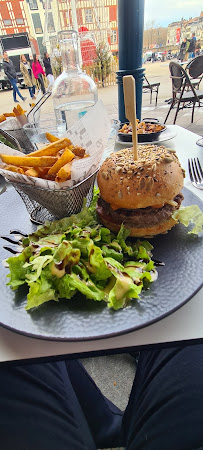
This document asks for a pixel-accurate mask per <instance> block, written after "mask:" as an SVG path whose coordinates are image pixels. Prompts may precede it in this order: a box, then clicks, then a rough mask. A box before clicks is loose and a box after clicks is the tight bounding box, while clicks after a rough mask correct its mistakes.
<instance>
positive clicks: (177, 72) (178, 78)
mask: <svg viewBox="0 0 203 450" xmlns="http://www.w3.org/2000/svg"><path fill="white" fill-rule="evenodd" d="M169 70H170V74H171V80H172V95H173V97H172V102H171V105H170V108H169V111H168V113H167V116H166V118H165V121H164V123H166V121H167V119H168V116H169V114H170V112H171V110H172V108H173V107H174V106H175V105H176V104H177V108H176V113H175V117H174V121H173V123H174V124H175V123H176V119H177V115H178V111H179V110H180V109H183V108H184V107H188V106H191V105H192V117H191V122H192V123H193V118H194V109H195V104H196V103H198V104H199V106H201V102H200V100H201V99H202V98H203V91H196V90H195V88H194V86H193V85H192V83H191V81H190V78H189V76H188V74H187V72H186V71H185V69H183V67H182V66H181V65H180V64H178V63H176V62H174V61H171V62H170V64H169ZM187 89H188V91H187Z"/></svg>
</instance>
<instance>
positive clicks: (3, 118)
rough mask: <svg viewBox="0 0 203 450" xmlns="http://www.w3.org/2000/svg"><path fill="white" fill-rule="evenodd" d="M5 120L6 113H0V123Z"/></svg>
mask: <svg viewBox="0 0 203 450" xmlns="http://www.w3.org/2000/svg"><path fill="white" fill-rule="evenodd" d="M4 120H6V117H5V116H4V114H0V123H1V122H4Z"/></svg>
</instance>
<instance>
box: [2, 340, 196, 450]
mask: <svg viewBox="0 0 203 450" xmlns="http://www.w3.org/2000/svg"><path fill="white" fill-rule="evenodd" d="M123 382H124V383H125V379H124V380H123ZM0 399H1V408H0V439H1V448H2V449H3V450H11V449H12V450H13V449H14V448H15V450H36V449H37V450H84V449H85V450H96V449H97V448H106V447H111V446H117V445H125V446H126V449H127V450H135V449H139V450H192V449H193V450H194V449H202V448H203V427H202V416H203V345H195V346H188V347H185V348H178V347H177V348H170V349H165V350H161V351H143V352H141V355H140V358H139V362H138V368H137V372H136V376H135V380H134V384H133V388H132V392H131V395H130V399H129V403H128V406H127V408H126V411H125V413H124V415H123V414H122V413H121V411H120V410H119V409H118V408H116V407H115V406H114V405H113V404H112V403H111V402H110V401H109V400H107V399H106V398H105V397H104V396H103V395H102V394H101V392H100V391H99V389H98V388H97V386H96V385H95V383H94V382H93V380H92V379H91V378H90V376H89V375H88V374H87V372H86V371H85V369H84V368H83V366H82V364H81V363H80V362H78V361H66V362H58V363H46V364H33V365H25V366H17V367H5V366H2V367H1V368H0Z"/></svg>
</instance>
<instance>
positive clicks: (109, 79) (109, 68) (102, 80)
mask: <svg viewBox="0 0 203 450" xmlns="http://www.w3.org/2000/svg"><path fill="white" fill-rule="evenodd" d="M82 70H83V71H84V72H86V73H87V75H89V76H90V77H91V78H93V80H94V82H95V84H96V85H97V87H98V88H99V87H107V86H115V85H116V71H117V70H118V60H117V59H113V60H112V61H111V62H110V64H105V63H104V64H102V63H92V64H88V65H83V67H82Z"/></svg>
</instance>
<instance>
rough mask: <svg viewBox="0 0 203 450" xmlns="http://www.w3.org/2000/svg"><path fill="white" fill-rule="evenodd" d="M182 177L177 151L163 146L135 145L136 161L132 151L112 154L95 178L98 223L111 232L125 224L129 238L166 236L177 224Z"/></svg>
mask: <svg viewBox="0 0 203 450" xmlns="http://www.w3.org/2000/svg"><path fill="white" fill-rule="evenodd" d="M184 176H185V174H184V170H183V169H182V168H181V165H180V162H179V160H178V157H177V155H176V152H175V151H174V150H171V149H167V148H165V147H163V146H156V145H145V146H142V145H140V146H138V160H137V161H134V158H133V149H132V148H129V149H122V150H120V151H118V152H116V153H112V154H111V155H110V156H109V157H108V158H107V159H106V160H105V161H104V162H103V164H102V166H101V168H100V170H99V173H98V178H97V180H98V186H99V189H100V197H99V199H98V202H97V215H98V218H99V220H100V221H101V223H102V224H103V225H105V226H106V227H107V228H109V229H110V230H111V231H114V232H118V231H119V229H120V226H121V224H124V226H125V227H126V228H128V229H129V230H130V236H136V237H148V238H149V237H153V236H155V235H157V234H160V233H166V232H167V231H168V230H170V229H171V228H172V227H173V226H174V225H176V223H177V221H176V220H174V219H173V218H172V214H173V212H174V211H175V210H177V209H179V207H180V205H181V202H182V200H183V195H182V194H181V189H182V188H183V183H184Z"/></svg>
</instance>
